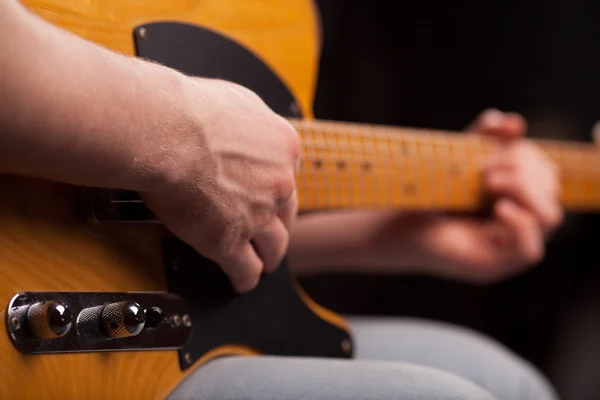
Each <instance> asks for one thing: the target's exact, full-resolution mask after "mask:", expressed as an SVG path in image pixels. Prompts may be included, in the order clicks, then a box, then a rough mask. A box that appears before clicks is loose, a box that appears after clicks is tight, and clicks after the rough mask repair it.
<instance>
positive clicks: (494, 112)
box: [483, 108, 504, 128]
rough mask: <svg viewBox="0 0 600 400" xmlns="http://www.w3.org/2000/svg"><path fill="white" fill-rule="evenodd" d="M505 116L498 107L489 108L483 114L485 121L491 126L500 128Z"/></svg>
mask: <svg viewBox="0 0 600 400" xmlns="http://www.w3.org/2000/svg"><path fill="white" fill-rule="evenodd" d="M503 118H504V114H503V113H502V111H500V110H498V109H497V108H490V109H488V110H487V111H486V112H485V114H484V116H483V119H484V122H485V123H486V124H487V125H488V126H489V127H491V128H498V127H499V126H500V125H502V119H503Z"/></svg>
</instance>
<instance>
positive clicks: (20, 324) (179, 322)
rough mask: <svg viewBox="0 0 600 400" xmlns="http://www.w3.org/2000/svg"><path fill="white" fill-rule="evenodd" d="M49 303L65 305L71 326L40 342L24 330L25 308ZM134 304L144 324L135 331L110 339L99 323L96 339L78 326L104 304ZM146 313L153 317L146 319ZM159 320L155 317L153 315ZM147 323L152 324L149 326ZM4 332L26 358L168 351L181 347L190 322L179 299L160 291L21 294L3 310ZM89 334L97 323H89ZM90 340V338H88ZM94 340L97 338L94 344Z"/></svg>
mask: <svg viewBox="0 0 600 400" xmlns="http://www.w3.org/2000/svg"><path fill="white" fill-rule="evenodd" d="M48 301H54V302H58V303H61V304H64V305H65V306H66V307H68V308H69V310H70V312H71V315H72V317H73V318H72V320H73V322H72V327H71V329H69V331H68V332H67V333H66V334H65V335H63V336H60V337H55V338H51V339H48V338H39V337H36V336H35V335H34V334H33V333H32V331H31V330H30V329H29V328H28V327H29V324H28V321H27V318H28V317H27V315H28V313H27V310H28V309H29V307H31V306H32V305H33V304H37V303H44V302H48ZM119 302H134V303H137V304H139V305H140V306H141V307H142V308H143V309H144V311H145V313H147V315H148V317H149V318H146V326H145V327H144V329H142V330H141V332H140V333H138V334H136V335H134V336H129V337H124V338H110V337H107V336H106V335H102V327H101V324H100V321H98V324H97V329H98V332H97V335H90V322H89V320H86V321H85V325H84V324H81V322H82V320H83V319H82V318H80V315H82V316H84V315H86V312H87V313H88V314H89V310H90V309H101V308H102V307H105V306H107V305H109V304H114V303H119ZM150 313H151V314H152V315H151V316H150ZM157 316H158V317H157ZM149 321H152V323H149ZM6 328H7V333H8V336H9V338H10V340H11V342H12V343H13V344H14V346H15V347H16V348H17V349H19V350H20V351H21V352H23V353H26V354H47V353H70V352H95V351H126V350H172V349H180V348H181V347H183V346H184V345H185V344H186V343H187V341H188V339H189V337H190V334H191V330H192V321H191V319H190V316H189V313H188V309H187V306H186V304H185V302H184V301H183V299H182V298H181V297H179V296H177V295H174V294H172V293H165V292H23V293H18V294H16V295H15V296H14V297H13V298H12V300H11V301H10V303H9V304H8V309H7V312H6ZM91 329H92V330H93V329H96V325H95V324H92V328H91ZM92 337H93V338H94V339H93V340H92V339H90V338H92ZM98 337H102V340H99V339H98Z"/></svg>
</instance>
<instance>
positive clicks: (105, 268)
mask: <svg viewBox="0 0 600 400" xmlns="http://www.w3.org/2000/svg"><path fill="white" fill-rule="evenodd" d="M23 3H24V4H25V5H26V6H27V7H28V8H29V9H30V10H31V11H32V12H34V13H35V14H38V15H39V16H40V17H42V18H44V19H46V20H48V21H50V22H51V23H53V24H55V25H57V26H60V27H62V28H64V29H66V30H69V31H71V32H73V33H74V34H76V35H79V36H81V37H83V38H85V39H88V40H91V41H93V42H95V43H97V44H100V45H102V46H105V47H107V48H109V49H112V50H115V51H119V52H123V53H126V54H129V55H132V56H133V55H136V56H142V57H147V58H153V59H155V60H157V61H159V62H163V63H165V64H169V63H171V64H173V65H171V66H174V67H176V68H180V69H182V70H186V69H187V71H186V72H188V73H190V74H194V73H198V74H206V75H211V74H213V75H221V73H222V74H223V75H225V76H222V77H224V78H226V79H227V78H230V79H232V80H237V79H236V78H239V80H242V81H243V82H242V83H246V84H247V85H248V86H252V87H253V88H254V89H256V90H257V91H259V92H262V93H261V94H262V95H263V96H264V98H266V99H267V100H268V101H269V102H270V105H272V106H273V108H275V109H277V110H278V111H279V112H280V113H282V114H286V115H288V116H291V117H299V116H303V117H311V110H312V101H313V93H314V88H315V79H316V72H317V63H318V56H319V46H320V38H319V26H318V25H319V22H318V15H317V11H316V9H315V7H314V5H313V4H312V3H311V2H310V1H303V0H243V1H239V0H198V1H186V0H172V1H161V0H86V1H84V0H39V1H38V0H27V1H24V2H23ZM222 46H225V47H222ZM178 49H179V50H178ZM219 49H220V50H222V52H221V51H220V50H219ZM208 50H210V51H211V53H209V52H208ZM219 54H221V55H222V56H223V57H224V58H222V60H223V61H221V62H216V61H215V60H219V59H220V58H219V57H220V56H219ZM203 56H204V57H205V59H203V58H202V57H203ZM238 57H240V58H239V59H238ZM259 64H261V65H262V66H263V67H260V66H259ZM220 71H221V72H220ZM228 74H229V75H231V76H229V75H228ZM40 134H43V133H40ZM106 196H107V194H106V193H104V192H103V193H101V194H97V193H96V192H94V191H93V190H91V191H86V190H79V189H77V188H73V187H70V186H66V185H61V184H57V183H53V182H43V181H37V180H33V179H23V178H18V177H10V176H2V177H0V309H1V311H0V320H1V321H2V323H3V324H5V325H6V329H4V330H3V331H2V333H1V334H0V359H1V360H2V363H3V366H2V369H1V372H0V398H2V399H33V398H36V399H37V398H41V399H161V398H165V397H166V396H168V394H169V393H170V392H171V391H172V390H173V389H174V387H175V386H176V385H177V384H178V383H180V382H181V381H182V380H183V379H184V378H185V377H186V376H187V375H188V374H189V373H190V372H191V371H193V370H194V369H195V368H197V367H199V366H201V365H202V363H204V362H206V361H207V360H210V359H212V358H214V357H216V356H222V355H231V354H245V355H251V354H260V353H275V354H292V355H293V354H314V355H322V356H339V357H349V356H350V355H351V353H352V349H351V341H350V340H349V339H350V337H349V336H348V333H347V331H346V325H345V322H344V321H343V319H341V318H340V317H339V316H337V315H335V314H333V313H331V312H329V311H327V310H324V309H322V308H321V307H319V306H318V305H316V304H314V303H313V302H312V301H311V300H310V299H308V298H307V297H306V296H305V295H304V294H303V293H302V291H301V290H300V289H299V288H298V287H297V286H296V285H295V284H294V281H293V279H292V278H291V277H290V276H289V272H288V271H287V268H285V265H284V266H282V268H280V270H278V273H277V274H275V275H274V276H269V277H266V278H265V280H264V282H261V285H260V286H259V289H258V290H257V291H256V292H255V293H253V294H251V295H248V296H247V297H244V296H242V297H236V296H235V295H233V294H232V293H231V288H230V287H229V286H228V284H227V282H226V280H225V279H224V277H223V276H222V275H220V274H219V271H218V269H215V268H214V265H209V263H206V262H205V261H203V260H202V259H201V258H197V255H195V254H192V253H190V249H189V248H186V247H185V246H183V245H182V244H181V243H179V242H177V241H176V240H173V238H170V237H169V235H168V232H165V230H164V229H163V228H162V227H161V226H160V225H158V224H148V223H137V222H140V221H133V223H122V222H121V223H116V224H113V223H110V222H109V223H99V224H98V223H89V222H98V221H96V220H101V219H103V218H105V219H106V220H112V221H119V220H121V219H126V220H130V219H131V220H136V218H138V216H137V215H133V216H132V215H131V214H130V215H127V214H125V215H122V214H120V215H117V216H115V215H113V214H111V208H110V207H111V204H112V203H111V200H110V199H108V200H107V197H106ZM104 201H105V203H103V202H104ZM94 207H98V208H94ZM103 207H104V208H103ZM113 211H114V210H113ZM86 219H87V220H86ZM94 219H96V220H94ZM142 219H143V218H142ZM140 292H144V293H140ZM146 292H149V293H146ZM130 293H131V294H130ZM19 294H20V295H19ZM171 295H172V296H174V297H173V298H171V297H169V296H171ZM270 298H271V299H272V301H269V299H270ZM127 302H129V303H127ZM131 302H133V303H131ZM274 303H275V304H276V305H273V304H274ZM279 303H281V306H279V305H277V304H279ZM131 304H134V306H132V305H131ZM137 306H141V307H142V308H143V309H144V310H146V312H147V313H148V312H149V311H148V310H150V309H153V310H154V311H156V312H155V313H154V314H152V315H150V314H149V313H148V314H147V315H146V316H145V326H144V327H143V329H142V330H141V332H140V331H139V330H138V327H141V325H143V324H141V322H140V320H139V318H138V317H139V315H138V314H136V313H137V312H138V311H139V310H138V309H137V308H136V307H137ZM61 307H63V308H64V307H67V308H68V309H69V312H70V315H66V314H65V312H64V310H63V308H61ZM110 307H113V309H109V308H110ZM115 307H116V308H115ZM119 307H121V308H119ZM111 310H112V311H114V312H115V313H116V314H110V312H109V311H111ZM157 310H158V311H157ZM112 311H111V312H112ZM127 313H129V314H127ZM134 314H135V315H134ZM53 318H54V319H55V320H53ZM56 318H58V322H57V320H56ZM61 318H63V319H62V320H61ZM103 318H104V319H103ZM111 318H113V319H111ZM115 318H116V319H115ZM119 318H120V319H119ZM136 318H138V319H136ZM49 321H50V322H49ZM107 321H108V322H107ZM61 324H62V325H61ZM86 324H87V325H86ZM136 324H138V325H139V326H137V325H136ZM121 325H122V326H121ZM134 325H136V326H134ZM150 325H152V326H150ZM57 327H58V328H57ZM96 328H98V332H93V330H94V329H96ZM60 329H65V330H68V332H67V333H64V332H63V331H60ZM119 329H121V331H119ZM123 329H125V330H123ZM127 329H129V331H126V330H127ZM61 335H62V336H61ZM98 335H100V336H102V335H103V337H102V338H99V337H98ZM100 350H102V351H100ZM227 379H230V378H227ZM231 379H235V377H231Z"/></svg>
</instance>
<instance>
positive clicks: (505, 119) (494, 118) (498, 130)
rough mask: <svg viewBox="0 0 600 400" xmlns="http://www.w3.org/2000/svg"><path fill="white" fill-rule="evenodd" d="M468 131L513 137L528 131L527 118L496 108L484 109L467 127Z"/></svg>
mask: <svg viewBox="0 0 600 400" xmlns="http://www.w3.org/2000/svg"><path fill="white" fill-rule="evenodd" d="M466 130H467V131H468V132H473V133H479V134H482V135H488V136H495V137H498V138H504V139H512V138H517V137H520V136H523V135H524V134H525V132H526V131H527V123H526V121H525V119H524V118H523V117H522V116H521V115H519V114H517V113H512V112H511V113H503V112H502V111H500V110H498V109H496V108H489V109H487V110H484V111H483V112H482V113H481V114H480V115H479V116H478V117H477V118H476V119H475V121H473V122H472V123H471V124H470V125H469V126H468V127H467V129H466Z"/></svg>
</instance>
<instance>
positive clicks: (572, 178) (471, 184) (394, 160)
mask: <svg viewBox="0 0 600 400" xmlns="http://www.w3.org/2000/svg"><path fill="white" fill-rule="evenodd" d="M290 121H291V122H292V124H293V125H294V126H295V127H296V129H297V130H298V132H299V133H300V135H301V137H302V139H303V161H302V163H301V168H300V172H299V177H298V197H299V202H300V208H301V209H311V208H352V207H355V208H356V207H361V208H364V207H375V208H390V207H397V208H403V209H423V210H438V209H457V210H472V209H475V208H477V207H479V206H480V205H481V199H482V193H481V182H480V168H481V165H482V162H483V161H484V160H485V159H486V157H488V156H489V155H490V154H492V152H493V151H494V146H495V145H494V143H493V142H492V140H491V139H489V138H486V137H481V136H478V135H474V134H464V133H452V132H442V131H433V130H425V129H410V128H392V127H384V126H376V125H369V124H349V123H338V122H333V121H314V120H290ZM534 142H536V143H538V144H539V145H540V146H541V148H542V149H543V150H544V151H545V152H546V154H547V155H548V156H549V157H550V158H551V159H552V160H553V161H554V162H555V163H556V165H557V166H558V168H559V170H560V173H561V182H562V189H563V193H562V200H563V203H564V205H565V206H566V207H567V208H568V209H577V210H579V209H600V154H599V152H598V150H597V149H596V147H595V146H593V145H590V144H582V143H573V142H558V141H550V140H534Z"/></svg>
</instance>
